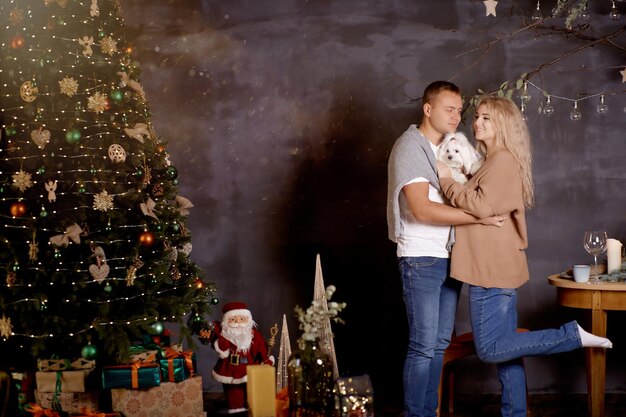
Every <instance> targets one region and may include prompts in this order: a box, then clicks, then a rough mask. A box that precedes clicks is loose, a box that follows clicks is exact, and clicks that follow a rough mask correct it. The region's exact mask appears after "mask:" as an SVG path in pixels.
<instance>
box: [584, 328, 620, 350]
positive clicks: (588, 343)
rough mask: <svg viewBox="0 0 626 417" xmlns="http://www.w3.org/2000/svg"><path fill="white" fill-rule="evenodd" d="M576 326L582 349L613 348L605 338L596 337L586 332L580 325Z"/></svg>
mask: <svg viewBox="0 0 626 417" xmlns="http://www.w3.org/2000/svg"><path fill="white" fill-rule="evenodd" d="M577 326H578V334H580V341H581V343H582V344H583V347H601V348H607V349H610V348H612V347H613V343H611V341H610V340H609V339H607V338H606V337H600V336H596V335H594V334H591V333H588V332H586V331H585V330H584V329H583V328H582V327H580V325H577Z"/></svg>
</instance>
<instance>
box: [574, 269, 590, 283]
mask: <svg viewBox="0 0 626 417" xmlns="http://www.w3.org/2000/svg"><path fill="white" fill-rule="evenodd" d="M590 273H591V266H589V265H574V266H573V267H572V275H574V281H576V282H587V281H589V274H590Z"/></svg>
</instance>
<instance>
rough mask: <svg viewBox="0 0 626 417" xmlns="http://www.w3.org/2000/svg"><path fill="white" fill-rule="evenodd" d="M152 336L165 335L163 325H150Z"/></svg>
mask: <svg viewBox="0 0 626 417" xmlns="http://www.w3.org/2000/svg"><path fill="white" fill-rule="evenodd" d="M150 329H151V330H150V334H152V335H154V336H160V335H161V334H162V333H163V330H164V327H163V323H161V322H159V321H156V322H154V323H152V324H151V325H150Z"/></svg>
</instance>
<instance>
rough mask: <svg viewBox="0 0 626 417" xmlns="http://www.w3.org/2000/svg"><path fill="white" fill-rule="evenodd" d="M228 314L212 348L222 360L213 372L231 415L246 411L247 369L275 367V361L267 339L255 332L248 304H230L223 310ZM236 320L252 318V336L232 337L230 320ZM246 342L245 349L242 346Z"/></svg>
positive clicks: (220, 324) (219, 360) (217, 330)
mask: <svg viewBox="0 0 626 417" xmlns="http://www.w3.org/2000/svg"><path fill="white" fill-rule="evenodd" d="M222 312H223V313H224V316H223V320H222V323H219V322H218V323H215V327H214V329H215V334H214V335H213V343H212V346H213V348H214V349H215V351H216V352H217V355H218V360H217V363H216V364H215V367H214V368H213V371H212V376H213V379H215V380H216V381H218V382H221V383H222V384H223V385H222V386H223V387H224V396H225V397H226V403H227V406H228V411H229V412H230V413H237V412H242V411H245V396H246V382H247V376H246V367H247V366H248V365H251V364H252V365H259V364H268V365H273V364H274V358H273V357H271V356H270V357H269V358H268V356H267V343H266V342H265V338H264V337H263V335H262V334H261V332H259V331H258V330H257V329H255V328H254V322H253V321H252V314H251V313H250V311H249V310H248V309H247V307H246V305H245V304H244V303H240V302H232V303H227V304H225V305H224V307H223V308H222ZM233 316H245V317H248V324H249V326H250V327H249V331H250V332H251V335H248V336H247V337H243V338H241V337H240V338H236V337H234V336H232V337H231V336H230V335H229V334H228V331H227V329H225V327H226V326H228V319H229V318H230V317H233ZM242 339H244V342H243V345H241V344H240V345H238V343H241V340H242Z"/></svg>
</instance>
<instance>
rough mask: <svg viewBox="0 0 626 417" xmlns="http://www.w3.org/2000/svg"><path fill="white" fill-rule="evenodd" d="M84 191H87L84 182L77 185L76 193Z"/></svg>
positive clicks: (83, 192)
mask: <svg viewBox="0 0 626 417" xmlns="http://www.w3.org/2000/svg"><path fill="white" fill-rule="evenodd" d="M86 191H87V189H86V188H85V185H84V184H80V185H79V186H78V193H79V194H85V192H86Z"/></svg>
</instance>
